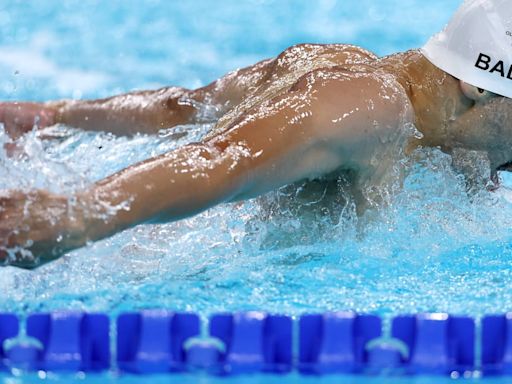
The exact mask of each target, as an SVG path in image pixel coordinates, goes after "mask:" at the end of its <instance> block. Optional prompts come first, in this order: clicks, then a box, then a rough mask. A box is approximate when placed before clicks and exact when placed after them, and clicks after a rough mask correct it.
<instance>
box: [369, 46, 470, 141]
mask: <svg viewBox="0 0 512 384" xmlns="http://www.w3.org/2000/svg"><path fill="white" fill-rule="evenodd" d="M377 65H378V67H380V68H382V69H383V70H385V71H386V72H388V73H391V74H393V75H394V76H395V78H396V79H397V81H398V82H399V83H400V84H401V85H402V87H403V88H404V90H405V92H406V93H407V95H408V97H409V100H410V101H411V105H412V107H413V109H414V114H415V116H414V119H415V125H416V128H417V129H418V130H419V131H420V132H421V133H422V134H423V138H422V139H417V140H415V142H414V143H412V145H413V146H418V145H422V146H435V147H441V148H442V149H447V150H450V149H451V147H452V145H453V142H454V141H456V138H454V137H453V135H452V132H451V131H450V129H449V127H448V125H449V122H450V120H453V119H455V118H456V117H458V116H461V115H462V114H463V113H465V112H466V111H467V110H468V109H469V108H471V106H472V102H471V100H469V99H467V98H466V97H465V96H464V94H463V93H462V91H461V88H460V85H459V81H458V80H457V79H456V78H454V77H453V76H451V75H449V74H447V73H446V72H444V71H442V70H440V69H439V68H437V67H436V66H434V65H433V64H432V63H430V61H428V60H427V59H426V58H425V56H423V54H422V53H421V52H420V51H419V50H411V51H407V52H403V53H398V54H394V55H390V56H386V57H383V58H382V59H380V60H379V61H378V64H377Z"/></svg>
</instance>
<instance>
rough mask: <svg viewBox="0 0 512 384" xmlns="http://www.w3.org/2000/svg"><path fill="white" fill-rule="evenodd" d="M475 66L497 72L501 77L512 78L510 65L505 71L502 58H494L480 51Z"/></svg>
mask: <svg viewBox="0 0 512 384" xmlns="http://www.w3.org/2000/svg"><path fill="white" fill-rule="evenodd" d="M475 67H477V68H479V69H481V70H483V71H489V73H495V72H497V73H499V74H500V76H501V77H503V78H505V77H506V78H507V79H509V80H512V65H511V66H510V67H509V68H508V72H507V70H506V67H505V63H504V62H503V60H494V59H493V58H492V57H491V56H489V55H486V54H484V53H480V55H479V56H478V59H477V61H476V63H475ZM505 74H506V75H505Z"/></svg>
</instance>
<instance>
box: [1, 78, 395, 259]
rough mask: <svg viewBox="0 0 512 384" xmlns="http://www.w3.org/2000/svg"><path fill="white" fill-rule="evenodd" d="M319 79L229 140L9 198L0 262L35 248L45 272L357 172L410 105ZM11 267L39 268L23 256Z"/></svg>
mask: <svg viewBox="0 0 512 384" xmlns="http://www.w3.org/2000/svg"><path fill="white" fill-rule="evenodd" d="M318 76H319V77H320V78H321V77H322V75H321V74H320V75H318ZM312 77H313V78H312V79H308V78H306V79H303V80H301V81H299V82H298V83H297V84H296V86H295V87H293V88H292V89H290V90H289V91H285V92H283V93H282V94H281V95H278V96H276V97H275V98H273V99H271V100H268V101H265V102H263V103H261V104H260V105H258V106H256V107H254V108H253V109H252V110H250V111H248V113H247V114H246V115H245V116H244V117H243V118H241V119H240V120H238V121H235V122H233V123H232V125H231V127H230V129H229V130H228V131H225V132H224V133H222V134H220V135H218V136H216V137H213V138H212V139H209V140H207V141H204V142H201V143H197V144H191V145H187V146H184V147H181V148H179V149H177V150H175V151H172V152H169V153H167V154H164V155H161V156H158V157H155V158H152V159H149V160H146V161H144V162H141V163H139V164H135V165H133V166H131V167H129V168H126V169H125V170H122V171H120V172H118V173H116V174H114V175H112V176H110V177H107V178H106V179H104V180H101V181H99V182H97V183H96V184H93V185H92V186H91V187H89V188H87V189H85V190H83V191H80V192H78V193H77V194H76V195H75V196H73V199H71V200H69V199H68V198H67V197H65V196H55V195H49V194H48V193H39V194H34V195H33V196H29V195H23V194H21V192H20V193H18V194H11V195H10V196H7V197H4V198H2V196H0V207H1V208H2V209H0V219H2V220H0V261H2V257H3V258H5V255H3V256H2V250H1V246H2V244H3V243H4V244H5V245H8V246H9V247H16V246H18V247H25V248H28V249H29V250H30V251H32V252H33V254H34V256H36V257H37V258H39V259H38V260H39V261H38V263H39V264H42V263H45V262H48V261H50V260H52V259H54V258H56V257H58V256H59V255H62V254H63V253H64V252H65V251H69V250H71V249H74V248H78V247H80V246H83V245H85V244H86V243H87V241H90V240H98V239H101V238H105V237H107V236H110V235H112V234H114V233H116V232H119V231H122V230H123V229H126V228H129V227H132V226H135V225H137V224H139V223H144V222H168V221H173V220H178V219H181V218H185V217H189V216H191V215H194V214H197V213H199V212H201V211H204V210H206V209H208V208H210V207H212V206H214V205H216V204H220V203H223V202H231V201H238V200H243V199H248V198H252V197H255V196H258V195H260V194H263V193H265V192H268V191H271V190H274V189H276V188H278V187H280V186H283V185H286V184H289V183H292V182H295V181H298V180H302V179H307V178H316V177H320V176H322V175H323V174H328V173H330V172H332V171H334V170H336V169H338V168H340V167H344V168H348V169H350V168H351V167H356V169H357V166H358V164H357V161H355V160H354V158H355V157H356V156H357V154H358V153H361V152H364V153H368V151H370V153H371V152H372V148H373V146H375V145H379V143H380V140H374V139H375V138H373V139H372V137H371V136H372V132H375V131H376V130H377V131H378V132H379V133H381V134H385V130H386V127H391V128H392V127H396V126H397V125H398V124H399V123H400V121H401V117H400V116H401V115H402V113H401V111H402V110H403V109H404V105H402V104H404V103H402V102H399V101H397V100H399V99H400V98H399V97H389V95H390V94H391V92H393V89H391V90H388V89H387V88H389V87H386V86H385V85H384V84H383V82H380V81H378V80H375V79H374V78H365V77H363V76H360V77H357V78H354V79H349V80H343V81H341V80H340V81H337V80H336V81H332V80H329V81H326V82H323V81H321V79H320V80H318V81H317V80H315V77H314V76H312ZM311 83H312V84H311ZM369 101H371V103H369ZM364 106H366V107H368V106H369V107H370V108H364ZM379 127H380V128H379ZM380 129H383V131H379V130H380ZM379 137H380V138H382V137H381V136H379ZM358 170H359V171H363V170H361V169H358ZM27 200H30V201H31V204H30V205H29V207H30V209H31V211H30V214H29V216H27V214H26V212H25V208H24V207H26V206H27V205H26V204H24V203H23V202H24V201H25V202H26V201H27ZM71 204H72V205H71ZM70 213H71V218H70ZM49 222H51V223H54V224H53V225H49V224H48V223H49ZM4 227H5V228H4ZM18 227H19V228H23V230H21V231H18V232H14V231H13V230H12V229H13V228H18ZM29 240H30V241H29ZM28 242H30V244H31V245H30V246H29V247H27V243H28ZM12 263H13V264H16V265H20V266H24V267H34V266H35V265H34V264H33V263H32V264H30V262H24V260H23V258H20V259H18V256H16V260H14V261H12Z"/></svg>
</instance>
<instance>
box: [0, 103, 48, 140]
mask: <svg viewBox="0 0 512 384" xmlns="http://www.w3.org/2000/svg"><path fill="white" fill-rule="evenodd" d="M55 116H56V110H55V109H54V108H52V107H49V106H46V105H45V104H40V103H20V102H12V103H0V123H3V125H4V129H5V131H6V132H7V134H8V135H9V136H10V137H12V138H14V139H16V138H18V137H20V136H21V135H23V134H25V133H27V132H29V131H31V130H32V129H34V128H36V129H39V128H44V127H48V126H51V125H54V124H55Z"/></svg>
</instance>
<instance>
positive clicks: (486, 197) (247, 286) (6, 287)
mask: <svg viewBox="0 0 512 384" xmlns="http://www.w3.org/2000/svg"><path fill="white" fill-rule="evenodd" d="M209 129H211V125H208V124H203V125H189V126H181V127H178V128H175V129H173V130H168V131H162V132H160V135H159V136H145V135H137V136H135V137H133V138H120V137H114V136H112V135H109V134H105V133H91V132H82V131H78V130H72V129H69V128H66V127H57V128H53V129H52V131H51V132H49V131H43V132H42V133H39V134H38V133H36V132H31V133H30V134H28V135H26V136H25V137H24V138H22V139H20V140H21V142H20V143H18V144H19V145H20V146H22V147H23V149H24V150H23V153H22V154H21V155H16V156H14V157H8V156H6V154H5V152H2V153H1V154H0V159H1V161H0V177H1V178H2V180H6V182H7V184H6V187H7V188H10V189H15V188H25V189H26V188H27V187H37V188H47V189H50V190H52V191H54V192H59V193H70V192H72V191H73V190H75V189H76V188H80V187H82V186H84V185H87V184H88V183H91V182H94V181H96V180H99V179H101V178H103V177H105V176H107V175H109V174H111V173H113V172H115V171H117V170H119V169H121V168H123V167H126V166H128V165H130V164H132V163H134V162H137V161H141V160H143V159H145V158H148V157H152V156H155V155H158V154H161V153H164V152H166V151H169V150H172V149H173V148H176V147H178V146H180V145H183V144H185V143H188V142H191V141H197V140H199V139H200V138H201V137H202V136H204V135H205V134H206V133H207V132H208V131H209ZM41 135H44V136H45V137H46V138H45V139H44V140H42V139H41V137H39V136H41ZM50 136H51V138H49V137H50ZM0 141H1V142H2V144H4V143H5V142H7V141H8V139H7V137H6V136H5V134H4V133H3V132H2V133H1V134H0ZM475 156H476V158H477V159H479V161H475ZM478 156H479V155H478V154H475V153H470V152H468V153H458V154H456V155H454V159H452V157H450V156H448V155H446V154H444V153H442V152H440V151H439V150H437V149H420V150H417V151H416V152H414V153H413V154H412V155H410V156H409V157H407V158H405V159H404V160H403V161H402V162H400V163H399V165H398V167H399V168H400V172H402V173H403V181H402V183H401V185H400V187H399V188H395V190H396V192H394V193H392V194H391V195H390V196H389V199H388V201H387V204H385V205H384V204H382V205H380V206H379V207H378V208H372V209H370V210H368V211H366V213H364V214H363V215H362V216H357V215H356V213H355V212H356V207H355V204H354V202H353V199H352V198H351V195H350V188H349V187H350V180H349V179H350V178H349V175H348V176H347V177H340V178H338V179H337V180H335V181H333V182H329V183H320V182H317V181H315V182H311V183H308V184H298V185H294V186H288V187H284V188H281V189H280V190H278V191H275V192H272V193H269V194H267V195H266V196H263V197H261V198H258V199H254V200H251V201H247V202H243V203H236V204H223V205H221V206H218V207H215V208H213V209H210V210H209V211H207V212H204V213H203V214H200V215H198V216H196V217H193V218H190V219H186V220H182V221H179V222H174V223H168V224H159V225H140V226H137V227H135V228H132V229H130V230H127V231H124V232H123V233H120V234H118V235H116V236H114V237H112V238H109V239H106V240H103V241H100V242H96V243H94V244H91V245H90V246H89V247H85V248H83V249H80V250H77V251H74V252H71V253H69V254H67V255H66V256H64V257H63V258H61V259H60V260H58V261H56V262H53V263H50V264H49V265H46V266H44V267H42V268H40V269H38V270H36V271H32V272H28V271H22V270H18V269H15V268H13V267H7V268H3V269H1V270H0V288H1V289H2V292H4V300H3V301H2V304H1V305H2V307H1V310H9V311H15V312H26V311H33V310H47V309H58V308H76V309H86V310H103V311H109V312H112V313H117V312H119V311H122V310H128V309H134V308H148V307H167V308H172V309H179V310H193V311H199V312H201V313H203V314H207V313H210V312H214V311H220V310H244V309H265V310H269V311H273V312H287V313H291V314H296V313H302V312H305V311H324V310H336V309H353V310H357V311H362V312H367V311H371V312H377V313H381V314H395V313H403V312H413V311H414V312H416V311H450V312H452V313H469V314H472V315H480V314H482V313H485V312H496V311H505V310H506V309H507V303H508V302H509V300H510V296H511V293H510V290H509V288H508V285H509V284H508V283H509V282H510V269H509V265H510V261H511V260H512V247H511V246H510V245H509V244H510V239H511V229H510V228H512V225H511V224H512V204H511V200H510V199H511V196H512V195H511V191H510V190H509V189H508V188H507V186H506V183H505V186H502V187H501V188H500V189H498V191H497V192H489V191H488V190H487V189H486V188H485V182H486V180H488V166H489V165H488V162H486V159H485V158H481V157H480V158H479V157H478ZM464 158H466V161H464ZM460 164H466V165H467V164H473V165H472V166H470V167H469V169H466V170H465V173H464V174H462V173H459V172H458V171H457V170H456V169H460ZM466 168H467V167H466ZM395 187H396V186H395Z"/></svg>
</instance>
